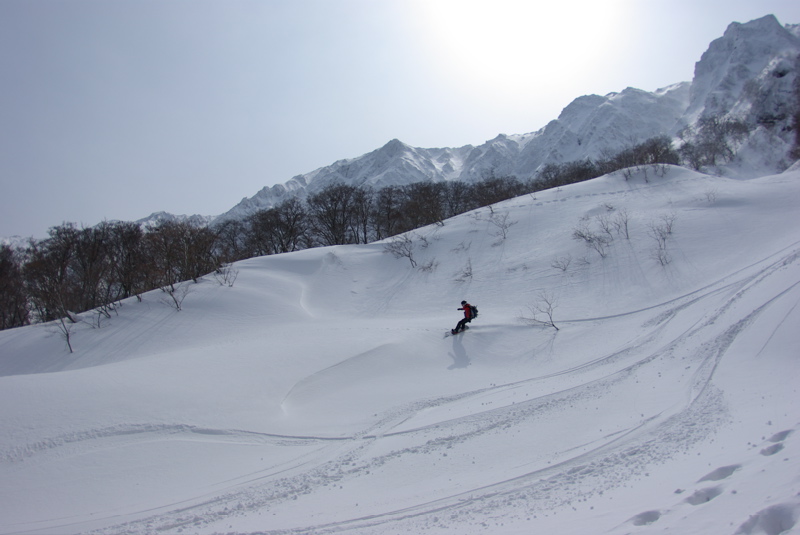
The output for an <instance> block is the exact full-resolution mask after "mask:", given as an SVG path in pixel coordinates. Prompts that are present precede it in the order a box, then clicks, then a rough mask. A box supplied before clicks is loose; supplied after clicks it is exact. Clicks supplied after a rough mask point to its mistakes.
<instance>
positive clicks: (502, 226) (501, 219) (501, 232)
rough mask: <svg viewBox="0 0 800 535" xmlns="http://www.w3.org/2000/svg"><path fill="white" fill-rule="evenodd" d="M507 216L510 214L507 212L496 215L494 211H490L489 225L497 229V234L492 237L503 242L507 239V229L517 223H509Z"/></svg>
mask: <svg viewBox="0 0 800 535" xmlns="http://www.w3.org/2000/svg"><path fill="white" fill-rule="evenodd" d="M490 208H491V206H490ZM509 215H510V214H509V212H508V210H506V211H505V212H503V213H502V214H499V213H496V212H495V211H494V210H492V215H491V216H490V217H489V223H491V224H492V225H494V226H495V228H496V229H497V232H496V233H495V234H494V236H496V237H498V238H500V240H501V241H504V240H505V239H506V238H507V237H508V229H509V228H511V227H512V226H514V225H516V224H517V223H518V221H509V220H508V217H509Z"/></svg>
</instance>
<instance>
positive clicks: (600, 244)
mask: <svg viewBox="0 0 800 535" xmlns="http://www.w3.org/2000/svg"><path fill="white" fill-rule="evenodd" d="M572 238H573V239H575V240H579V241H582V242H583V243H584V244H585V245H586V247H588V248H589V249H593V250H594V251H595V252H597V254H599V255H600V257H601V258H605V257H606V256H607V255H608V246H609V245H610V244H611V242H612V241H613V239H612V238H611V237H610V236H609V235H605V236H604V235H601V234H599V233H597V232H595V231H593V230H591V229H590V228H589V225H588V223H587V222H586V221H581V222H580V223H579V224H578V226H577V227H576V228H575V229H574V230H573V231H572Z"/></svg>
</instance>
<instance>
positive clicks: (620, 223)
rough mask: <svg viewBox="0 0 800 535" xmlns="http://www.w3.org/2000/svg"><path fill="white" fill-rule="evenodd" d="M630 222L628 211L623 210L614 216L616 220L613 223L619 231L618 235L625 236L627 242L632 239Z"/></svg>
mask: <svg viewBox="0 0 800 535" xmlns="http://www.w3.org/2000/svg"><path fill="white" fill-rule="evenodd" d="M629 221H630V215H629V214H628V211H627V210H626V209H624V208H622V209H621V210H619V211H617V213H616V215H615V216H614V220H613V221H612V222H611V223H612V224H613V225H614V228H615V229H616V231H617V235H618V236H624V237H625V239H626V240H629V239H631V235H630V231H629V230H628V222H629Z"/></svg>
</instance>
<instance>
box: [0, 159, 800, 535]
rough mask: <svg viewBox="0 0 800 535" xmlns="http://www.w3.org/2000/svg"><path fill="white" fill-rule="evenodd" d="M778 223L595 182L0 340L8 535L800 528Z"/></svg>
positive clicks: (789, 232) (794, 394)
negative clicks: (591, 239) (597, 239)
mask: <svg viewBox="0 0 800 535" xmlns="http://www.w3.org/2000/svg"><path fill="white" fill-rule="evenodd" d="M798 204H800V168H798V169H797V170H794V171H787V172H785V173H783V174H780V175H775V176H768V177H762V178H757V179H751V180H736V179H728V178H721V177H716V176H708V175H701V174H699V173H695V172H693V171H689V170H687V169H683V168H679V167H671V168H669V169H668V171H667V173H666V175H665V176H663V177H660V176H659V177H654V176H653V175H652V173H651V174H650V175H649V176H648V175H647V174H646V173H644V172H641V173H639V174H636V173H634V174H633V175H632V176H631V177H629V178H628V179H626V178H625V176H623V174H615V175H609V176H604V177H601V178H598V179H595V180H591V181H588V182H583V183H580V184H573V185H570V186H565V187H562V188H559V189H552V190H549V191H543V192H539V193H537V195H536V197H535V198H534V197H533V196H530V195H526V196H523V197H520V198H517V199H512V200H509V201H506V202H503V203H498V204H496V205H494V206H493V209H492V210H490V209H489V208H483V209H479V210H476V211H474V212H471V213H468V214H464V215H461V216H458V217H455V218H452V219H449V220H447V221H446V222H445V224H444V225H443V226H439V225H434V226H431V227H426V228H422V229H418V230H415V231H413V232H411V233H409V234H408V235H407V237H408V242H405V244H406V245H407V246H408V247H407V248H405V249H400V250H396V249H393V250H395V251H396V252H399V253H400V254H399V255H397V256H395V255H393V254H387V251H388V250H389V249H388V248H387V244H388V243H391V241H389V242H386V243H373V244H368V245H350V246H336V247H327V248H318V249H308V250H304V251H300V252H297V253H290V254H283V255H274V256H267V257H261V258H252V259H249V260H245V261H242V262H238V263H236V264H234V265H233V266H232V269H233V270H234V273H235V274H237V275H238V276H237V277H236V278H235V281H234V283H233V284H232V285H231V284H228V283H226V281H224V280H223V281H218V280H217V279H216V278H215V277H214V276H212V275H209V276H207V277H205V278H203V279H201V280H200V282H199V283H197V284H195V283H191V282H189V283H187V284H184V285H180V286H179V287H178V288H176V294H178V295H179V296H180V298H181V299H182V307H181V310H180V311H178V310H177V309H176V307H175V301H172V300H171V299H170V298H169V297H168V296H167V294H166V293H164V292H162V291H158V290H157V291H153V292H149V293H146V294H144V295H143V296H142V300H141V301H138V300H137V299H135V298H132V299H129V300H126V301H125V302H123V303H122V305H121V306H120V307H117V308H116V310H115V311H114V312H112V313H111V314H110V317H107V316H105V315H102V314H99V313H94V312H87V313H84V314H82V315H81V318H82V319H83V320H84V321H82V322H80V323H78V324H75V325H72V326H71V327H70V328H71V331H70V333H69V334H70V337H71V341H72V345H73V347H74V349H75V352H74V353H70V352H69V351H68V349H67V345H66V341H65V332H64V331H63V330H60V329H61V328H60V327H59V325H60V324H57V323H51V324H39V325H33V326H28V327H22V328H17V329H10V330H6V331H0V533H2V534H12V533H13V534H22V533H25V534H40V535H45V534H49V535H52V534H59V535H69V534H74V533H94V534H95V535H100V534H107V535H110V534H122V533H125V534H128V535H145V534H147V535H150V534H153V535H155V534H162V535H169V534H179V533H184V534H185V533H192V534H207V535H210V534H215V533H229V534H239V535H245V534H248V535H256V534H259V535H265V534H271V535H287V534H322V533H340V534H341V533H344V534H352V535H399V534H407V533H413V534H416V533H426V534H430V535H444V534H453V533H457V534H460V535H485V534H498V535H523V534H525V535H528V534H531V533H548V534H558V535H587V534H588V535H594V534H608V535H628V534H637V535H647V534H656V533H681V534H703V535H707V534H708V535H779V534H787V535H788V534H791V535H796V534H798V533H800V531H799V530H800V522H799V520H800V408H799V406H798V400H799V399H800V397H799V396H800V392H799V391H798V389H800V366H798V349H797V348H798V346H800V331H798V329H797V326H798V325H800V306H798V305H800V215H798V211H797V206H798ZM503 223H504V224H505V227H504V229H503V228H502V227H503V225H502V224H503ZM577 228H581V229H584V230H586V231H587V232H594V233H599V234H601V235H603V236H605V237H606V238H607V239H606V243H605V245H604V250H603V253H604V254H603V256H601V255H600V254H599V252H598V251H597V250H594V249H591V248H588V247H587V246H586V245H585V243H584V240H580V241H579V240H576V239H574V238H573V234H574V231H575V229H577ZM503 230H504V231H505V232H503ZM405 253H407V254H410V255H412V256H413V258H414V260H415V262H416V266H412V263H411V262H410V261H409V258H408V257H407V256H404V254H405ZM228 282H230V279H229V281H228ZM462 299H467V300H469V301H470V302H471V303H473V304H475V305H477V306H478V307H479V308H480V311H481V313H480V316H479V317H478V319H477V320H475V321H474V322H473V323H472V324H471V328H470V329H469V330H468V331H466V332H465V333H463V334H459V335H457V336H448V337H446V338H444V337H443V335H444V334H445V333H446V332H448V330H449V328H451V327H453V326H454V325H455V323H456V322H457V321H458V319H459V316H460V314H461V312H460V311H459V310H456V309H457V308H458V307H459V302H460V301H461V300H462ZM548 312H551V313H552V320H553V323H554V324H555V326H557V327H558V329H559V330H556V329H555V328H553V327H550V326H547V325H545V323H546V322H547V321H548V320H549V319H550V318H551V316H548ZM536 319H538V320H540V321H541V323H537V322H536V321H535V320H536ZM62 327H63V326H62Z"/></svg>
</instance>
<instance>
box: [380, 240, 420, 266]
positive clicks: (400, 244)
mask: <svg viewBox="0 0 800 535" xmlns="http://www.w3.org/2000/svg"><path fill="white" fill-rule="evenodd" d="M383 251H384V252H386V253H389V254H391V255H392V256H394V257H395V258H408V261H409V262H411V267H412V268H414V267H417V262H416V261H415V260H414V241H413V240H412V239H411V238H410V237H409V236H408V234H401V235H399V236H394V237H393V238H392V239H390V240H389V241H388V242H387V243H386V245H384V247H383Z"/></svg>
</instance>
